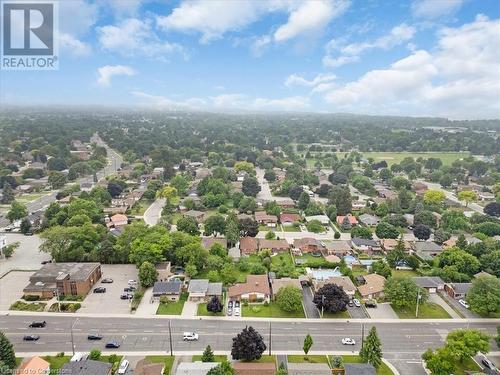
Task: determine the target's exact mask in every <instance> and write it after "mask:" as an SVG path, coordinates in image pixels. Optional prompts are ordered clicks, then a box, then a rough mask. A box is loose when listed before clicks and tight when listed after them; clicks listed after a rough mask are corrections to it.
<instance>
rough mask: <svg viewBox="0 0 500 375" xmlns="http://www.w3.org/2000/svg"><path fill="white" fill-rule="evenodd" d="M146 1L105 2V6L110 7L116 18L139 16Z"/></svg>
mask: <svg viewBox="0 0 500 375" xmlns="http://www.w3.org/2000/svg"><path fill="white" fill-rule="evenodd" d="M143 2H144V0H105V1H104V4H105V5H107V6H109V7H110V8H111V10H112V11H113V15H114V16H115V17H118V18H120V17H124V16H135V15H137V13H138V11H139V9H140V7H141V6H142V3H143Z"/></svg>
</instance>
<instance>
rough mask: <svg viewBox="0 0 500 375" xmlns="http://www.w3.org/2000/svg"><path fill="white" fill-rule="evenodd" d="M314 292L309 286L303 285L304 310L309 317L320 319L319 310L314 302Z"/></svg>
mask: <svg viewBox="0 0 500 375" xmlns="http://www.w3.org/2000/svg"><path fill="white" fill-rule="evenodd" d="M313 298H314V294H313V291H312V289H311V287H309V286H303V287H302V304H303V305H304V312H305V313H306V317H307V318H309V319H319V317H320V316H319V311H318V308H317V307H316V305H315V304H314V303H313Z"/></svg>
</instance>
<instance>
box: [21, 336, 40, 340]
mask: <svg viewBox="0 0 500 375" xmlns="http://www.w3.org/2000/svg"><path fill="white" fill-rule="evenodd" d="M39 338H40V336H38V335H26V336H24V337H23V340H24V341H37V340H38V339H39Z"/></svg>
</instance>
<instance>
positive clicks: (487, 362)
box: [481, 357, 497, 371]
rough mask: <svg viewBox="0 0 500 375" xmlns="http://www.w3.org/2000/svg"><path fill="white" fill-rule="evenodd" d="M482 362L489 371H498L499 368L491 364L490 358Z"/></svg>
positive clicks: (483, 359)
mask: <svg viewBox="0 0 500 375" xmlns="http://www.w3.org/2000/svg"><path fill="white" fill-rule="evenodd" d="M481 362H482V364H483V365H484V367H486V368H487V369H489V370H493V371H497V368H496V366H495V365H494V364H493V362H491V361H490V360H489V359H488V358H486V357H483V358H482V359H481Z"/></svg>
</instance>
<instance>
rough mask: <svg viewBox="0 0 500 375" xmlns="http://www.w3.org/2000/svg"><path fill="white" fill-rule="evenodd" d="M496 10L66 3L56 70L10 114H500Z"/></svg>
mask: <svg viewBox="0 0 500 375" xmlns="http://www.w3.org/2000/svg"><path fill="white" fill-rule="evenodd" d="M499 18H500V2H499V1H498V0H414V1H412V0H408V1H404V0H377V1H375V0H304V1H298V0H269V1H251V0H222V1H221V0H204V1H198V0H194V1H185V0H181V1H153V0H65V1H61V2H60V7H59V20H60V38H59V44H60V59H59V70H57V71H2V72H1V73H0V74H1V76H0V79H1V82H0V99H1V101H2V103H4V104H71V105H74V104H85V105H89V104H90V105H92V104H99V105H113V106H115V105H126V106H132V105H137V106H146V107H152V108H160V109H201V110H214V111H223V110H233V111H239V110H245V111H267V110H269V111H310V112H352V113H368V114H393V115H400V114H403V115H417V116H445V117H450V118H498V117H499V114H500V99H499V98H500V52H499V51H500V48H499V44H500V42H499V41H500V19H499Z"/></svg>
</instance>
